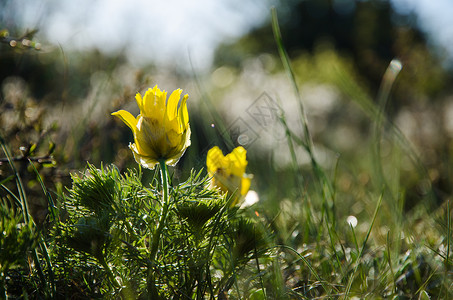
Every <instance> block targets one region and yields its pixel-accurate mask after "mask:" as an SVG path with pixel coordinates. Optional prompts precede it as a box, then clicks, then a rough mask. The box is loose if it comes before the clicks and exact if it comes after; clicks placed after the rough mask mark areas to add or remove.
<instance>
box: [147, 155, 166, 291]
mask: <svg viewBox="0 0 453 300" xmlns="http://www.w3.org/2000/svg"><path fill="white" fill-rule="evenodd" d="M159 166H160V175H161V182H162V190H163V191H162V194H163V195H162V196H163V199H162V212H161V215H160V218H159V225H157V229H156V231H155V232H154V234H153V237H152V243H151V250H150V261H151V262H152V263H154V260H155V259H156V255H157V250H158V248H159V241H160V236H161V234H162V230H163V228H164V226H165V223H166V222H165V220H166V218H167V213H168V210H169V207H170V203H169V201H168V175H167V165H166V164H165V161H163V160H162V161H159ZM148 293H149V295H148V296H149V297H150V299H159V298H160V297H159V294H158V291H157V287H156V284H155V278H154V272H153V270H152V268H150V270H149V271H148Z"/></svg>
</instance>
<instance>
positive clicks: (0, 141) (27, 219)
mask: <svg viewBox="0 0 453 300" xmlns="http://www.w3.org/2000/svg"><path fill="white" fill-rule="evenodd" d="M0 144H1V146H2V149H3V152H4V153H5V155H6V158H7V159H8V162H9V165H10V167H11V170H12V172H13V173H14V177H15V178H16V186H17V191H18V193H19V199H20V207H21V210H22V215H23V218H24V222H25V224H29V223H30V222H33V220H30V214H29V211H28V203H27V198H26V194H25V189H24V185H23V183H22V179H21V177H20V175H19V172H18V171H17V169H16V166H15V165H14V163H13V161H12V160H11V154H10V152H9V149H8V147H7V146H6V142H5V140H4V139H3V136H2V135H0ZM33 224H34V222H33ZM32 257H33V261H34V263H35V265H36V269H37V272H38V276H39V278H40V279H41V282H42V284H43V285H44V286H45V287H46V290H48V291H49V290H50V291H51V295H50V296H53V293H52V290H51V289H49V285H48V282H47V280H46V277H45V275H44V272H43V269H42V266H41V262H40V261H39V258H38V251H37V249H36V248H34V249H33V250H32Z"/></svg>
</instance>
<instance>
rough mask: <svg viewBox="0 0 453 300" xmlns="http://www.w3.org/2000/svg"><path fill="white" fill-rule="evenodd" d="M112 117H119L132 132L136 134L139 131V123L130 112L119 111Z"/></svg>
mask: <svg viewBox="0 0 453 300" xmlns="http://www.w3.org/2000/svg"><path fill="white" fill-rule="evenodd" d="M112 116H117V117H119V118H120V119H121V120H122V121H123V122H124V123H126V125H127V126H129V128H130V129H132V132H134V133H135V131H136V130H137V122H138V121H137V119H136V118H135V117H134V116H133V115H132V114H131V113H130V112H128V111H126V110H119V111H116V112H114V113H112Z"/></svg>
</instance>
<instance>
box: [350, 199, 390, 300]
mask: <svg viewBox="0 0 453 300" xmlns="http://www.w3.org/2000/svg"><path fill="white" fill-rule="evenodd" d="M382 198H383V193H382V194H381V196H380V197H379V200H378V203H377V205H376V209H375V210H374V214H373V219H372V221H371V224H370V227H369V228H368V231H367V234H366V236H365V240H364V241H363V243H362V248H361V249H360V252H359V255H358V256H357V259H356V262H355V266H354V270H353V272H352V274H351V276H349V280H348V284H347V286H346V290H345V293H344V296H343V299H347V298H348V295H349V292H350V290H351V286H352V282H353V281H354V277H355V275H356V273H357V270H358V268H359V265H360V260H361V258H362V255H363V251H364V250H365V246H366V244H367V242H368V238H369V237H370V234H371V229H372V228H373V225H374V222H375V221H376V217H377V214H378V212H379V208H380V207H381V204H382Z"/></svg>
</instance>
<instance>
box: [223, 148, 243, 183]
mask: <svg viewBox="0 0 453 300" xmlns="http://www.w3.org/2000/svg"><path fill="white" fill-rule="evenodd" d="M246 156H247V150H245V149H244V148H243V147H241V146H239V147H237V148H235V149H234V150H233V151H232V152H231V153H230V154H227V156H226V158H227V159H228V160H229V161H230V164H231V165H230V170H231V173H232V174H234V175H236V176H239V177H241V176H242V175H243V174H244V172H245V167H246V166H247V157H246Z"/></svg>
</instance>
